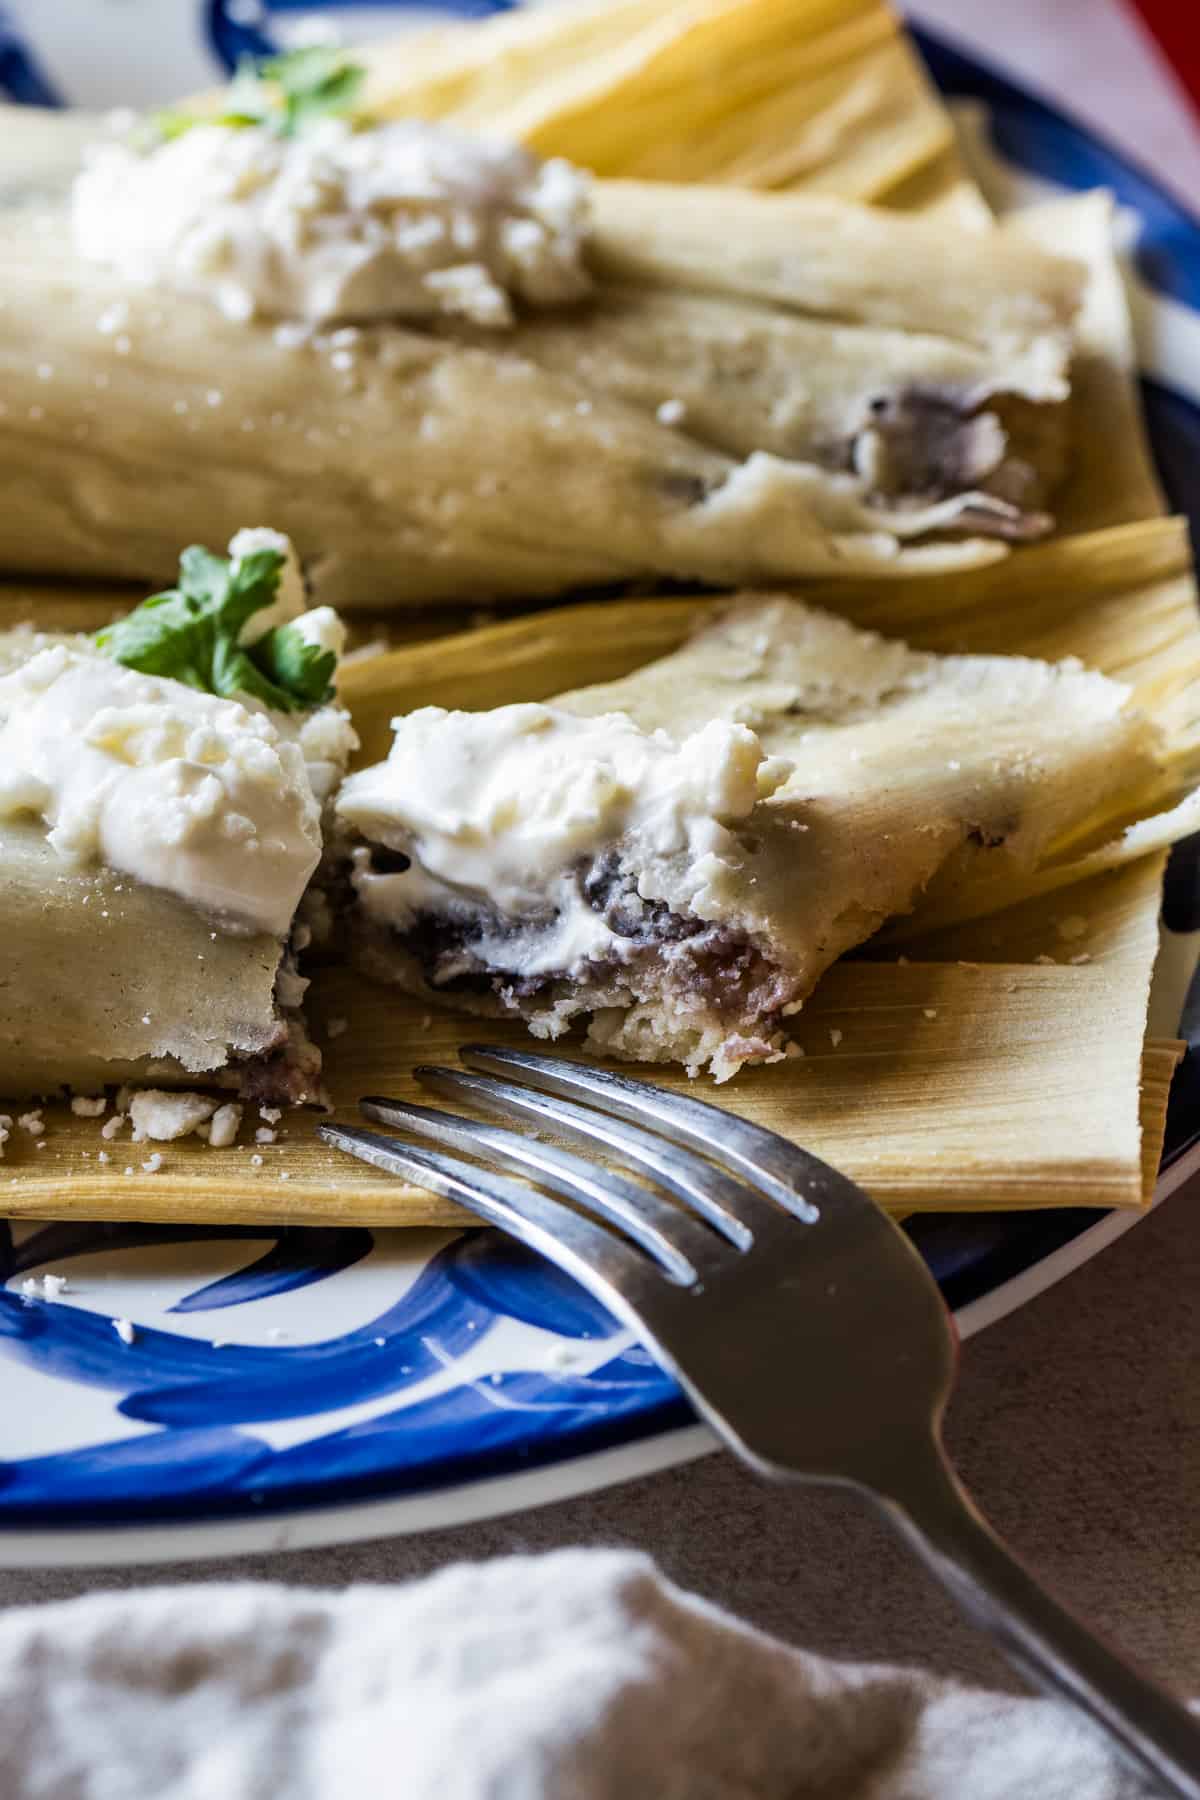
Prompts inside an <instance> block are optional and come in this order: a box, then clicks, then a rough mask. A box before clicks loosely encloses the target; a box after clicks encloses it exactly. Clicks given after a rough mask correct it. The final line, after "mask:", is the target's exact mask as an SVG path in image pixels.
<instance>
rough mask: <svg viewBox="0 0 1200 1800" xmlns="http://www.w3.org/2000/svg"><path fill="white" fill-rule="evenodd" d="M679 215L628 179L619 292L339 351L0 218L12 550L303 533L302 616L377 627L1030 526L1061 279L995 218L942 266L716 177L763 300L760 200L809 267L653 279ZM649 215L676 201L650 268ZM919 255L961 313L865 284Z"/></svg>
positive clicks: (1055, 405) (1065, 305)
mask: <svg viewBox="0 0 1200 1800" xmlns="http://www.w3.org/2000/svg"><path fill="white" fill-rule="evenodd" d="M691 201H692V196H691V195H690V194H689V192H688V190H686V189H683V188H673V187H666V186H663V187H659V188H658V189H656V190H655V189H647V188H646V187H644V186H639V185H636V184H635V185H633V186H631V187H629V188H624V187H621V188H619V189H618V190H617V191H615V192H614V193H613V195H612V196H611V197H610V198H608V199H606V200H605V201H604V203H603V206H602V209H601V210H602V218H603V221H604V229H603V232H602V233H601V236H600V238H599V240H598V242H599V243H600V244H601V246H602V247H603V246H607V249H606V250H605V252H604V253H605V254H606V255H608V256H610V257H617V256H618V252H620V253H621V254H625V255H626V256H627V257H628V258H629V259H630V262H631V270H630V273H632V274H634V275H635V276H636V279H634V280H633V281H630V280H628V279H626V280H625V281H624V282H623V284H622V285H620V286H609V285H607V284H606V283H605V282H603V281H601V282H600V284H599V285H598V288H597V291H596V296H595V299H594V301H592V302H591V303H590V304H589V303H586V302H585V303H583V304H582V305H581V306H580V307H578V308H573V309H569V310H567V311H564V312H563V313H561V314H555V315H554V316H553V319H551V317H550V315H547V314H542V315H536V316H534V317H531V318H530V319H529V320H528V321H527V322H526V323H518V325H517V327H516V329H514V330H513V331H511V332H506V333H500V334H497V333H492V334H491V341H490V342H488V343H484V342H482V341H481V340H480V338H479V335H478V334H477V333H475V334H473V333H472V332H471V331H470V330H469V329H467V328H457V327H451V326H443V327H441V328H440V329H439V330H438V331H436V332H430V331H417V330H410V329H406V328H404V327H402V326H400V325H385V326H372V327H370V328H365V329H363V330H362V331H361V332H360V333H359V334H358V340H357V342H356V344H355V347H354V351H353V354H352V355H351V354H350V353H349V352H347V351H345V350H344V349H341V348H331V344H330V337H329V334H326V335H325V336H324V337H321V336H320V335H318V337H317V338H316V339H314V340H312V341H309V342H307V343H304V344H300V345H292V344H290V343H289V344H286V345H284V344H280V343H279V342H278V341H277V336H276V334H275V333H274V332H273V330H272V329H271V326H270V324H269V323H268V322H265V321H251V322H234V321H230V320H227V319H225V318H222V317H220V316H216V315H214V313H213V312H212V311H211V310H210V308H209V307H208V306H207V305H206V304H205V302H204V301H203V300H200V299H197V298H195V297H192V296H185V295H172V296H170V298H169V299H167V298H166V297H165V296H164V295H163V294H162V293H160V292H158V291H156V290H154V289H149V290H137V291H134V290H131V289H130V288H129V287H128V285H127V284H126V283H124V282H122V281H121V280H119V279H118V278H116V277H114V276H112V275H110V274H107V273H106V272H104V271H103V270H98V269H96V268H93V267H91V266H90V265H83V264H81V263H80V262H79V260H78V259H77V258H76V257H75V256H74V255H73V254H71V252H70V251H69V249H68V247H67V245H66V244H65V242H64V241H62V236H61V234H60V235H58V236H56V232H57V229H58V228H57V227H54V228H52V229H51V230H50V231H49V232H48V233H42V234H40V235H34V234H32V233H31V232H30V230H29V229H28V217H27V210H24V209H17V210H16V211H15V212H13V213H12V214H11V215H9V216H6V218H5V220H4V223H3V230H2V233H0V254H3V255H4V256H5V261H6V272H7V295H8V304H7V306H6V307H5V309H4V311H3V313H2V314H0V380H2V381H3V385H4V391H5V395H6V408H7V410H6V411H5V413H4V414H3V415H2V416H0V457H8V458H9V459H10V462H11V466H10V469H9V475H8V480H9V484H10V492H11V496H12V505H11V506H10V508H9V509H8V511H7V512H6V515H5V518H6V519H7V520H8V524H5V523H4V521H2V520H0V561H3V562H4V563H5V564H7V565H8V566H9V567H11V568H14V569H26V570H30V571H37V572H41V573H66V574H77V575H81V576H87V577H89V578H92V579H113V578H116V579H121V578H130V579H136V578H139V577H141V578H145V579H147V580H157V579H160V578H162V577H163V576H164V575H165V573H166V571H167V569H168V567H169V566H170V564H171V562H172V559H173V557H174V553H175V549H176V547H177V545H178V543H179V541H180V538H181V536H182V535H183V534H185V533H186V532H189V531H190V532H195V533H196V534H197V535H199V536H201V537H203V538H205V539H207V540H208V541H214V540H218V541H219V540H222V539H224V538H225V537H227V536H228V535H229V534H230V532H231V531H232V530H233V529H235V528H236V526H237V525H238V524H239V523H240V522H241V521H242V520H244V519H245V518H246V517H247V516H249V515H250V514H257V515H258V516H260V517H269V518H271V519H272V520H274V521H275V522H276V523H278V524H279V526H280V527H281V529H284V530H286V531H288V532H289V534H290V535H291V536H292V537H293V538H294V539H295V541H296V543H297V545H298V547H299V548H300V550H301V553H302V554H303V555H305V557H306V559H307V560H308V561H309V563H310V568H311V574H312V579H313V583H314V588H315V593H316V597H317V598H318V599H322V600H329V601H331V602H332V603H334V604H339V605H352V606H355V607H358V608H364V607H366V608H373V609H376V610H383V609H387V608H389V607H392V606H398V605H420V604H429V603H432V602H438V601H457V602H463V603H465V602H478V601H479V600H480V599H485V598H489V597H508V598H514V597H518V596H519V597H532V596H536V595H539V594H554V593H558V592H562V591H565V590H569V589H572V588H580V587H586V586H595V585H611V584H613V583H618V582H629V581H631V580H635V579H639V578H641V579H644V578H645V577H646V576H647V575H651V574H659V575H666V576H672V577H679V578H688V577H694V578H697V579H700V580H704V581H708V582H713V583H726V584H733V585H736V584H738V583H743V582H748V581H749V582H765V583H779V582H785V583H786V582H789V581H792V580H794V579H796V578H797V577H799V576H802V575H806V574H813V573H817V574H825V573H828V574H839V575H841V574H849V573H852V572H854V571H855V570H871V569H878V570H880V571H882V572H886V573H888V574H889V575H896V576H901V575H907V574H909V573H910V572H912V571H914V570H919V569H921V568H946V569H949V568H959V567H969V566H973V565H975V564H979V563H982V562H985V561H989V560H992V559H994V558H995V557H997V556H999V555H1001V554H1003V550H1002V546H1001V545H1000V544H999V543H997V542H995V541H992V539H995V538H1006V537H1015V538H1020V537H1024V536H1029V535H1036V533H1037V532H1038V531H1039V530H1043V529H1045V528H1046V526H1047V525H1048V523H1049V520H1048V519H1047V518H1045V517H1044V516H1043V515H1042V514H1041V513H1040V511H1039V508H1040V507H1041V506H1042V504H1043V503H1044V500H1045V497H1046V493H1047V490H1048V489H1050V488H1052V486H1053V484H1054V480H1055V478H1056V477H1057V475H1058V473H1059V471H1060V467H1061V464H1062V462H1063V457H1064V452H1063V445H1062V443H1061V432H1059V431H1058V429H1057V426H1056V423H1055V421H1056V419H1063V418H1065V412H1064V402H1065V400H1066V397H1067V393H1068V377H1067V365H1068V361H1069V354H1070V322H1071V318H1072V315H1073V312H1074V309H1075V307H1076V305H1077V302H1078V298H1079V292H1080V288H1079V282H1080V276H1079V272H1078V270H1076V268H1075V267H1074V266H1073V265H1072V264H1070V263H1069V262H1064V261H1062V260H1060V259H1057V258H1055V257H1053V256H1050V255H1048V254H1046V253H1045V252H1039V251H1036V250H1033V249H1031V248H1030V247H1029V246H1027V245H1025V246H1022V245H1017V244H1014V243H1012V242H1010V241H1009V240H1008V239H1007V238H1006V237H1004V236H1003V235H1002V234H1000V235H996V236H993V237H989V238H987V239H985V240H983V241H981V242H978V243H976V242H974V241H973V242H971V243H970V245H969V246H963V245H959V246H958V247H957V248H955V247H953V246H952V247H950V248H948V249H947V248H945V245H946V244H947V243H948V242H950V240H952V238H953V235H954V234H953V233H950V232H939V231H937V230H936V229H935V228H934V227H931V226H929V225H927V224H925V223H924V222H922V221H919V220H908V219H905V218H903V217H901V216H899V215H891V214H878V215H873V214H870V213H869V212H866V211H865V210H863V209H854V208H850V209H844V210H843V212H842V213H841V214H840V215H838V218H839V224H838V228H837V230H835V229H834V228H833V224H832V220H833V217H834V215H835V214H837V206H836V203H834V202H829V201H824V202H807V203H806V202H804V201H800V200H792V199H790V198H788V197H783V196H780V197H778V198H775V199H773V198H772V197H769V196H755V195H750V194H739V193H737V192H736V191H732V190H731V191H729V192H728V193H726V194H725V195H724V197H723V199H722V205H724V206H725V208H726V210H727V211H729V212H730V215H731V217H733V216H734V215H736V216H737V217H738V219H739V220H741V227H740V229H741V233H742V243H743V245H744V250H743V252H742V254H741V255H740V257H739V259H738V262H737V268H739V269H740V270H741V271H742V275H741V277H740V281H739V279H738V278H737V277H736V274H735V272H734V271H733V270H732V269H731V272H730V275H729V278H728V279H729V282H730V283H731V284H732V285H740V287H741V288H742V289H743V290H748V289H749V288H750V287H751V286H752V285H753V283H752V280H751V270H752V262H753V253H752V250H751V248H750V246H751V243H752V241H753V239H754V236H755V234H756V233H757V232H758V231H759V229H760V217H761V209H762V208H767V209H768V214H769V213H770V209H771V208H772V207H774V206H778V207H779V208H781V209H783V211H784V213H785V214H786V217H784V218H781V219H780V221H779V228H780V231H781V234H782V235H783V236H784V237H786V236H787V235H788V234H794V233H796V232H799V233H800V240H801V241H800V249H801V250H802V251H803V252H804V253H803V254H797V256H796V257H795V258H793V260H791V261H788V260H787V259H786V258H784V259H782V260H778V261H777V262H776V263H775V264H774V265H773V267H772V269H771V271H770V273H769V278H768V279H767V280H766V282H765V285H763V286H762V287H761V291H760V292H758V293H752V292H749V291H744V292H741V293H726V294H725V295H723V296H720V295H717V294H713V293H705V292H703V291H696V283H695V280H694V278H693V275H692V274H691V273H689V272H688V267H687V265H688V262H689V256H688V255H687V254H682V253H680V254H679V255H678V257H677V267H676V268H675V269H674V271H672V269H671V268H670V267H669V266H668V264H669V262H670V246H671V245H672V244H674V245H676V246H678V245H679V244H681V243H682V244H683V245H685V246H686V245H687V244H688V243H689V242H692V241H693V236H694V227H693V226H692V225H691V224H690V221H691V219H692V207H691ZM806 206H807V207H810V208H815V209H816V210H815V211H806V210H805V208H806ZM647 208H650V209H651V210H655V209H656V208H657V209H658V211H659V213H660V214H661V217H662V218H663V219H665V218H666V217H667V216H668V214H671V213H673V212H675V211H679V212H680V214H681V221H680V224H679V226H678V228H677V230H676V231H675V233H674V235H673V236H672V234H671V233H669V232H668V233H667V242H668V249H667V251H665V252H664V258H665V261H664V262H663V263H662V264H661V265H660V266H659V269H658V273H657V274H654V275H653V280H651V279H650V276H651V274H652V273H653V271H654V268H655V265H654V258H653V253H652V252H651V251H650V250H648V249H647V245H648V243H651V242H652V241H654V233H653V231H652V230H649V229H648V226H647ZM831 209H832V211H831ZM626 214H628V222H627V224H626V226H625V228H624V235H622V232H621V229H620V228H619V227H620V221H621V220H622V219H623V218H625V217H626ZM53 216H54V215H51V219H53ZM802 226H803V227H804V230H803V231H801V227H802ZM65 230H66V227H65V224H64V225H63V226H62V232H63V233H65ZM935 244H942V245H943V262H944V267H945V270H946V274H947V280H946V282H944V283H935V284H933V285H934V287H935V288H937V289H938V290H943V291H945V292H946V293H947V294H948V295H949V294H952V293H953V291H954V289H955V288H956V286H960V285H961V287H962V288H963V291H964V293H967V292H969V294H970V295H971V296H972V299H971V303H970V304H969V305H967V306H965V310H964V305H963V303H961V302H958V301H956V300H954V299H953V298H947V299H946V300H944V302H942V303H941V304H940V305H938V304H936V303H931V301H930V300H929V298H928V295H927V293H926V292H925V291H924V284H920V283H914V282H912V281H908V282H907V283H906V284H905V285H904V286H902V287H900V286H898V287H897V289H896V293H895V297H894V298H892V299H890V300H889V299H886V298H884V297H882V296H881V289H884V288H887V287H889V286H890V285H893V284H894V278H895V275H896V271H897V269H898V268H900V267H902V266H903V265H904V264H905V263H906V262H911V263H912V264H914V265H919V266H923V267H924V266H927V265H928V259H929V256H930V255H931V253H932V249H933V246H934V245H935ZM821 245H824V248H823V249H821V250H820V252H819V254H818V247H819V246H821ZM622 246H624V249H623V250H622V248H621V247H622ZM693 248H694V243H693ZM810 252H811V254H810ZM632 265H636V267H634V266H632ZM810 265H811V274H810V273H809V272H808V270H809V267H810ZM671 283H674V284H675V285H670V284H671ZM699 285H700V288H701V289H703V288H704V287H705V286H707V287H710V288H715V287H716V286H717V285H719V284H718V283H717V282H715V281H705V280H701V281H700V284H699ZM982 285H989V286H990V299H989V301H988V304H987V307H986V308H982V307H980V306H979V295H980V292H981V286H982ZM977 314H979V315H981V316H984V321H985V322H984V323H983V324H980V323H979V321H978V319H977V318H976V315H977ZM909 316H911V322H910V323H908V324H906V323H905V320H906V318H907V317H909ZM968 318H971V319H973V320H974V321H975V322H974V323H972V324H971V325H970V327H969V328H968V327H967V326H966V324H965V321H966V320H967V319H968ZM118 319H119V324H118V323H116V322H115V321H117V320H118ZM498 337H499V338H500V339H502V340H503V341H501V342H497V341H496V340H497V338H498ZM676 389H678V391H675V390H676ZM731 396H733V398H734V404H732V405H731V404H730V397H731ZM690 416H694V419H695V434H694V435H693V433H692V429H691V427H690V425H689V417H690ZM963 534H966V535H963ZM971 534H976V535H971ZM985 534H987V535H985Z"/></svg>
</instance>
